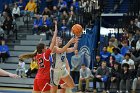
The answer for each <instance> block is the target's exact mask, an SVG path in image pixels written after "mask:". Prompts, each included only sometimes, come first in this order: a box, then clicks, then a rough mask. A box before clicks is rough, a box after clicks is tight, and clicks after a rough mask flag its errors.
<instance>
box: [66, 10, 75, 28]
mask: <svg viewBox="0 0 140 93" xmlns="http://www.w3.org/2000/svg"><path fill="white" fill-rule="evenodd" d="M75 23H76V15H75V14H74V11H70V13H69V18H68V22H67V24H68V26H69V27H70V28H71V27H72V26H73V25H74V24H75Z"/></svg>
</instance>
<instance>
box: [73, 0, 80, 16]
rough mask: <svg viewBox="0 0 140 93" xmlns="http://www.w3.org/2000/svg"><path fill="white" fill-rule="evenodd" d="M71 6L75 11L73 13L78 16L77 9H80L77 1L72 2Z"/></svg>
mask: <svg viewBox="0 0 140 93" xmlns="http://www.w3.org/2000/svg"><path fill="white" fill-rule="evenodd" d="M72 6H73V7H74V10H75V11H74V12H75V13H76V14H78V13H79V9H80V6H79V1H77V0H73V3H72Z"/></svg>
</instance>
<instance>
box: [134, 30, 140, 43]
mask: <svg viewBox="0 0 140 93" xmlns="http://www.w3.org/2000/svg"><path fill="white" fill-rule="evenodd" d="M139 38H140V28H137V29H136V34H135V36H134V41H135V42H137V41H138V40H139Z"/></svg>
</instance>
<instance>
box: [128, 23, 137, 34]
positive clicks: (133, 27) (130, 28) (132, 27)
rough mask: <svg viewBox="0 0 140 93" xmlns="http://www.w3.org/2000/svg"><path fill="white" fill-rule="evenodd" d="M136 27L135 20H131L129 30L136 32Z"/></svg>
mask: <svg viewBox="0 0 140 93" xmlns="http://www.w3.org/2000/svg"><path fill="white" fill-rule="evenodd" d="M135 29H136V25H135V24H134V21H133V20H131V21H130V24H129V26H128V32H129V33H133V34H135Z"/></svg>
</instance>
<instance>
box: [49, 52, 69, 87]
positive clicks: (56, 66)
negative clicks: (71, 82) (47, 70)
mask: <svg viewBox="0 0 140 93" xmlns="http://www.w3.org/2000/svg"><path fill="white" fill-rule="evenodd" d="M66 61H67V59H66V52H64V53H59V54H57V53H56V54H53V65H52V68H51V69H52V70H51V84H52V85H55V86H56V85H58V84H59V81H60V79H61V78H63V77H66V76H68V75H69V72H68V71H67V69H66Z"/></svg>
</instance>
